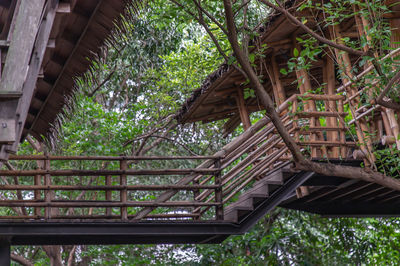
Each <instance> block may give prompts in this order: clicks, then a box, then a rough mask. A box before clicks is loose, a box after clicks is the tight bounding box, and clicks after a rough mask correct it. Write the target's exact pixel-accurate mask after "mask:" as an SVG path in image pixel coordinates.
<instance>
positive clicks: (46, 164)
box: [44, 159, 52, 219]
mask: <svg viewBox="0 0 400 266" xmlns="http://www.w3.org/2000/svg"><path fill="white" fill-rule="evenodd" d="M44 169H45V170H46V171H50V160H48V159H46V160H44ZM44 185H45V186H51V175H50V174H45V175H44ZM44 199H45V202H46V203H47V204H50V203H51V200H52V191H50V190H46V191H45V193H44ZM51 212H52V209H51V207H46V208H45V217H46V219H51Z"/></svg>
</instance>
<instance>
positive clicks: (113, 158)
mask: <svg viewBox="0 0 400 266" xmlns="http://www.w3.org/2000/svg"><path fill="white" fill-rule="evenodd" d="M221 158H223V157H222V156H170V157H167V156H83V155H82V156H80V155H77V156H68V155H67V156H55V155H48V156H47V155H10V158H9V160H14V161H17V160H54V161H62V160H72V161H86V160H90V161H121V160H141V161H151V160H207V159H221Z"/></svg>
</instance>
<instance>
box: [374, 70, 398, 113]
mask: <svg viewBox="0 0 400 266" xmlns="http://www.w3.org/2000/svg"><path fill="white" fill-rule="evenodd" d="M399 79H400V71H399V72H397V74H396V75H394V77H393V78H392V79H391V80H390V81H389V82H388V84H387V85H386V87H385V89H384V90H383V91H382V92H381V93H380V94H379V96H378V97H377V98H376V103H377V104H380V105H382V106H384V107H386V108H390V109H395V110H400V104H399V103H396V102H394V101H393V100H392V99H390V100H389V101H386V100H384V97H385V95H386V94H387V93H388V92H389V91H390V90H391V89H392V87H393V85H394V84H395V82H398V81H399Z"/></svg>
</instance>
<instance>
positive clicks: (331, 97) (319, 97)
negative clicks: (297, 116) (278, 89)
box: [296, 94, 346, 101]
mask: <svg viewBox="0 0 400 266" xmlns="http://www.w3.org/2000/svg"><path fill="white" fill-rule="evenodd" d="M296 96H297V97H298V98H301V100H308V99H311V100H317V101H318V100H320V101H335V100H344V99H346V96H344V95H336V94H335V95H326V94H296Z"/></svg>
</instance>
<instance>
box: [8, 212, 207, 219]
mask: <svg viewBox="0 0 400 266" xmlns="http://www.w3.org/2000/svg"><path fill="white" fill-rule="evenodd" d="M198 216H200V214H198V213H176V214H173V213H168V214H149V215H147V216H146V218H187V217H198ZM134 217H135V216H134V215H128V219H131V218H134ZM44 218H45V217H44V216H42V215H22V216H20V215H18V216H12V215H3V216H0V220H2V219H10V220H13V219H18V220H20V219H44ZM51 219H52V220H54V219H68V220H70V219H94V220H96V219H118V220H120V219H121V215H68V216H67V215H54V216H52V217H51Z"/></svg>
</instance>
